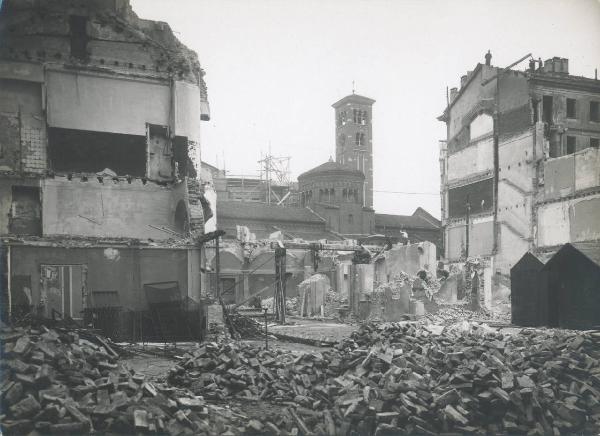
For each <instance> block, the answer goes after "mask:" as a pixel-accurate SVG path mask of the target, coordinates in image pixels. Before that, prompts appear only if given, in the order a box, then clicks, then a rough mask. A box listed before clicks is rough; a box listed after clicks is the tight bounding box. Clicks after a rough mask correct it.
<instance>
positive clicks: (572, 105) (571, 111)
mask: <svg viewBox="0 0 600 436" xmlns="http://www.w3.org/2000/svg"><path fill="white" fill-rule="evenodd" d="M567 118H577V112H576V102H575V99H574V98H567Z"/></svg>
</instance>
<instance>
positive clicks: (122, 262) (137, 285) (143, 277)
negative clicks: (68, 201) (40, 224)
mask: <svg viewBox="0 0 600 436" xmlns="http://www.w3.org/2000/svg"><path fill="white" fill-rule="evenodd" d="M11 256H12V270H11V275H12V276H29V277H30V278H31V287H32V288H31V297H32V302H33V304H34V305H37V304H38V303H39V302H40V296H41V277H40V272H41V269H40V268H41V265H42V264H45V265H85V266H86V267H87V289H86V290H85V292H87V294H88V295H92V294H93V293H94V292H97V291H116V292H117V293H118V296H119V301H120V304H121V307H122V310H124V311H125V310H145V309H147V301H146V297H145V294H144V292H143V286H144V284H147V283H156V282H167V281H176V282H178V283H179V290H180V294H181V295H182V296H183V297H185V296H188V295H189V296H190V297H192V296H194V295H199V292H200V291H199V289H195V287H197V286H198V283H196V282H195V281H194V282H193V283H191V284H190V285H191V286H190V287H189V286H188V250H187V249H160V248H156V249H139V248H102V247H97V248H70V249H68V250H65V249H64V248H62V247H36V246H14V245H13V246H12V247H11ZM192 272H193V274H194V275H198V274H199V270H198V268H194V269H193V270H192ZM78 291H79V290H78ZM13 292H20V290H17V289H13Z"/></svg>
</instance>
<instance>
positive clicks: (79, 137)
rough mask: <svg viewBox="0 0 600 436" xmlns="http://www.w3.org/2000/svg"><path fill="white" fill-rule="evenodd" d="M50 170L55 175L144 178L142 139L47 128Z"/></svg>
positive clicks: (143, 142)
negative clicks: (103, 173)
mask: <svg viewBox="0 0 600 436" xmlns="http://www.w3.org/2000/svg"><path fill="white" fill-rule="evenodd" d="M48 154H49V158H50V166H51V168H52V169H53V170H54V171H56V172H59V173H71V172H73V173H97V172H100V171H102V170H104V169H105V168H108V169H110V170H112V171H114V172H115V173H116V174H117V175H130V176H134V177H144V175H145V169H146V164H145V160H146V140H145V138H144V137H143V136H138V135H124V134H120V133H109V132H92V131H88V130H73V129H59V128H49V129H48Z"/></svg>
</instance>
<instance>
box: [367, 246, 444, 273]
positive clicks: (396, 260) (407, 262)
mask: <svg viewBox="0 0 600 436" xmlns="http://www.w3.org/2000/svg"><path fill="white" fill-rule="evenodd" d="M384 264H385V266H384V270H385V277H383V274H378V278H379V279H384V278H385V279H386V280H384V281H389V280H391V279H393V278H394V275H395V274H398V273H400V272H405V273H407V274H409V275H416V274H417V273H418V272H419V271H421V270H425V271H428V272H429V273H431V274H432V275H434V276H435V273H436V268H437V263H436V247H435V244H433V243H431V242H428V241H425V242H420V243H418V244H410V245H396V246H394V247H393V248H392V249H391V250H389V251H387V252H386V253H385V261H384ZM378 269H379V266H378Z"/></svg>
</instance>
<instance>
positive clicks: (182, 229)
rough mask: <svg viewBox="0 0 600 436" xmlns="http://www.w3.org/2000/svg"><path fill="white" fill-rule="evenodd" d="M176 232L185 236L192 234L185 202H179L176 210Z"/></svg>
mask: <svg viewBox="0 0 600 436" xmlns="http://www.w3.org/2000/svg"><path fill="white" fill-rule="evenodd" d="M175 231H176V232H178V233H181V234H183V235H187V234H188V233H189V232H190V220H189V217H188V210H187V207H186V205H185V202H184V201H183V200H179V203H177V208H176V209H175Z"/></svg>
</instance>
